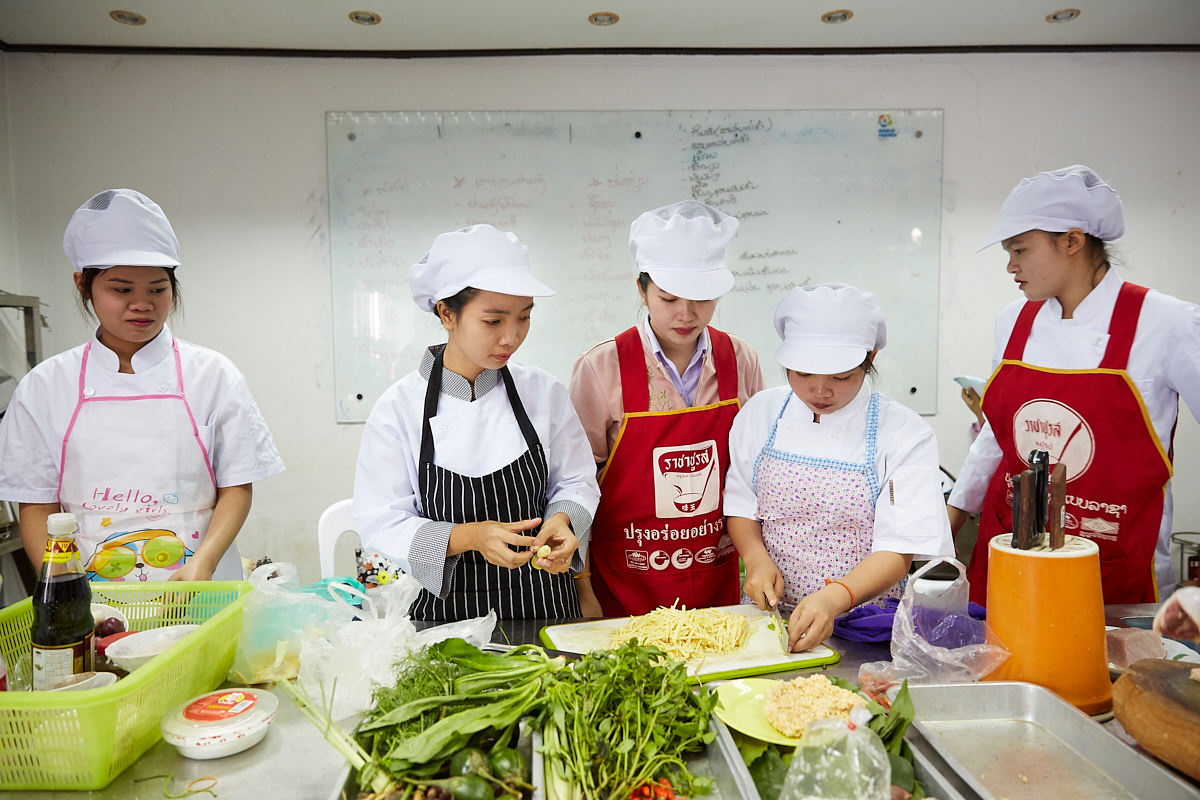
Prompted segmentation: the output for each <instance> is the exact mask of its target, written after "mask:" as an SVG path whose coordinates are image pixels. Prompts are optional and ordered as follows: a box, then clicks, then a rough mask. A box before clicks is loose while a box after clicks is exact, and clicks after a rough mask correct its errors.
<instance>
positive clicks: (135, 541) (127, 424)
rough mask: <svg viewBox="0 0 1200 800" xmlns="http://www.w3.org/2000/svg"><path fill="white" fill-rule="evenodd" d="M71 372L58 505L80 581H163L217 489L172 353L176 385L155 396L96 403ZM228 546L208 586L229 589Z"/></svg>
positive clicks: (188, 549) (82, 370)
mask: <svg viewBox="0 0 1200 800" xmlns="http://www.w3.org/2000/svg"><path fill="white" fill-rule="evenodd" d="M91 348H92V344H91V342H89V343H88V344H87V346H85V347H84V349H83V363H82V364H81V365H80V367H79V401H78V403H77V404H76V406H75V413H74V415H73V416H72V417H71V422H70V424H69V425H68V426H67V432H66V435H65V436H64V437H63V444H62V462H61V467H60V472H59V483H58V501H59V503H60V504H61V505H62V507H63V508H64V509H65V510H67V511H70V512H71V513H73V514H74V515H75V517H76V519H77V520H78V521H79V533H78V535H77V537H76V541H77V542H78V545H79V553H80V555H81V557H82V558H83V562H84V566H85V568H86V570H87V576H88V579H89V580H93V581H134V580H136V581H165V580H168V579H170V577H171V575H172V574H173V573H174V571H175V570H177V569H179V568H180V567H182V566H183V565H184V564H185V563H187V560H188V559H189V558H191V557H192V555H193V554H194V553H195V552H196V549H197V548H198V547H199V546H200V542H202V541H203V540H204V535H205V534H206V533H207V532H208V525H209V522H210V521H211V520H212V509H213V507H214V506H215V505H216V501H217V488H216V487H217V484H216V478H215V476H214V475H213V470H212V462H211V460H210V459H209V457H208V451H207V449H206V448H205V445H204V442H203V440H202V439H201V436H200V430H199V428H198V427H197V426H196V420H195V418H194V417H193V416H192V409H191V407H190V406H189V405H188V402H187V398H186V397H185V396H184V390H183V368H182V366H181V365H180V361H179V345H178V344H177V343H176V342H175V340H174V339H172V341H171V351H172V354H173V355H174V358H175V375H176V379H177V384H176V386H174V387H172V386H171V385H170V384H169V383H167V382H163V383H160V384H159V385H158V389H159V391H160V392H161V394H148V395H130V396H110V397H102V396H97V395H96V393H95V390H94V389H92V388H91V387H90V386H88V385H87V367H88V355H89V353H90V351H91ZM241 577H242V567H241V559H240V555H239V553H238V549H237V545H236V544H234V545H232V546H230V548H229V550H227V551H226V553H225V556H224V558H222V559H221V562H220V564H219V565H218V566H217V569H216V570H215V571H214V573H213V579H214V580H239V579H241Z"/></svg>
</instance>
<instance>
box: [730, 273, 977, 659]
mask: <svg viewBox="0 0 1200 800" xmlns="http://www.w3.org/2000/svg"><path fill="white" fill-rule="evenodd" d="M775 330H776V331H777V332H778V333H779V336H780V338H781V339H782V340H783V344H781V345H780V346H779V349H778V350H776V351H775V360H776V361H778V362H779V363H780V364H781V365H783V366H784V367H785V368H786V369H787V379H788V382H787V384H786V385H784V386H780V387H778V388H775V389H769V390H767V391H764V392H761V393H760V394H758V395H755V397H754V398H753V399H752V400H751V401H750V402H749V403H747V404H746V407H745V408H744V409H742V412H741V413H740V414H738V417H737V419H736V420H735V421H734V423H733V430H732V431H730V433H729V475H728V477H727V479H726V487H725V514H726V516H727V517H728V519H729V534H730V536H732V537H733V541H734V544H735V545H736V546H737V550H738V553H739V554H740V555H741V557H742V561H743V562H744V563H745V565H746V581H745V585H744V588H743V592H744V594H745V595H746V597H747V598H748V599H749V600H750V601H751V602H754V603H756V604H757V605H758V607H759V608H762V609H765V608H767V607H768V606H774V605H779V606H782V607H785V608H793V610H792V612H791V617H790V620H789V622H788V635H789V639H790V646H791V648H792V650H794V651H801V650H808V649H811V648H813V647H816V646H817V645H818V644H820V643H821V642H823V641H824V640H825V639H827V638H828V637H829V635H830V633H832V632H833V621H834V618H835V617H838V616H841V615H842V614H844V613H846V612H848V611H850V610H851V609H852V608H854V607H855V606H856V605H860V604H862V603H866V602H869V601H870V600H872V599H875V598H879V597H899V596H900V587H899V582H900V580H901V579H902V578H903V577H904V576H905V575H906V574H907V573H908V569H909V566H910V565H911V564H912V561H913V559H914V558H917V559H931V558H936V557H939V556H952V555H954V545H953V543H952V541H951V539H950V522H949V519H948V518H947V516H946V507H945V501H944V499H943V497H942V487H941V473H940V470H939V467H938V449H937V439H936V438H935V437H934V434H933V429H932V428H930V427H929V423H927V422H925V420H923V419H921V418H920V417H919V416H918V415H917V414H916V413H915V412H913V411H911V410H910V409H908V408H906V407H905V406H903V405H901V404H900V403H898V402H896V401H895V400H892V399H891V398H889V397H885V396H884V395H881V394H879V393H878V392H876V391H872V389H871V386H870V384H869V383H868V381H867V378H868V376H869V375H871V374H872V373H873V372H874V364H873V362H874V359H875V354H876V353H878V352H879V350H880V349H881V348H882V347H883V346H884V345H885V344H886V343H887V326H886V324H885V323H884V319H883V311H882V310H881V309H880V307H879V300H878V299H877V298H876V297H875V295H873V294H871V293H870V292H865V291H863V290H861V289H855V288H854V287H851V286H845V285H843V284H825V285H821V286H804V287H797V288H795V289H793V290H792V292H791V294H789V295H788V296H787V297H785V298H784V299H783V300H782V301H780V303H779V306H778V307H777V308H776V309H775Z"/></svg>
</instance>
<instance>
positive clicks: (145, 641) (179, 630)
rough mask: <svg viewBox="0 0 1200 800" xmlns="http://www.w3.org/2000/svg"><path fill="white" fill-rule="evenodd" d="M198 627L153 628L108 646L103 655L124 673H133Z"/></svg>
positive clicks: (173, 626) (171, 626) (170, 626)
mask: <svg viewBox="0 0 1200 800" xmlns="http://www.w3.org/2000/svg"><path fill="white" fill-rule="evenodd" d="M198 627H200V626H199V625H168V626H166V627H165V628H154V629H153V630H149V631H142V632H141V633H135V634H133V635H132V636H126V637H125V638H124V639H119V640H118V641H115V642H113V643H112V644H110V645H109V646H108V649H107V650H105V651H104V655H105V657H106V658H108V660H109V661H111V662H112V663H114V664H116V665H117V666H118V667H120V668H121V669H123V670H125V671H126V672H133V671H134V670H135V669H137V668H138V667H144V666H145V665H146V664H147V663H149V661H150V659H152V658H154V657H155V656H156V655H158V654H159V653H162V652H163V651H165V650H166V649H167V648H168V647H170V646H171V645H173V644H175V643H176V642H178V641H179V640H180V639H182V638H183V637H185V636H187V635H188V634H189V633H191V632H192V631H194V630H196V628H198Z"/></svg>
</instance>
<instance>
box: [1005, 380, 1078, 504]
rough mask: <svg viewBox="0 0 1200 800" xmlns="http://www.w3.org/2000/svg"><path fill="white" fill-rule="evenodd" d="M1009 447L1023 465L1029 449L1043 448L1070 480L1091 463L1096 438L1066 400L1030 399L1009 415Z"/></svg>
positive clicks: (1052, 461)
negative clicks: (1011, 437)
mask: <svg viewBox="0 0 1200 800" xmlns="http://www.w3.org/2000/svg"><path fill="white" fill-rule="evenodd" d="M1013 449H1014V450H1016V452H1017V453H1018V454H1020V457H1021V460H1022V461H1023V462H1026V466H1028V462H1027V461H1026V458H1027V456H1028V454H1029V453H1030V452H1032V451H1033V450H1045V451H1046V452H1047V453H1049V454H1050V463H1051V464H1059V463H1061V464H1065V465H1066V467H1067V481H1068V482H1070V481H1073V480H1075V479H1076V478H1078V477H1079V476H1081V475H1083V473H1085V472H1087V471H1088V467H1090V466H1091V465H1092V457H1093V456H1094V455H1095V453H1096V438H1095V436H1094V435H1093V434H1092V428H1091V426H1090V425H1088V424H1087V420H1085V419H1084V418H1083V415H1082V414H1080V413H1079V412H1078V411H1076V410H1075V409H1073V408H1071V407H1070V406H1069V405H1067V404H1066V403H1061V402H1059V401H1057V400H1045V399H1038V400H1030V401H1029V402H1028V403H1025V404H1024V405H1023V406H1021V407H1020V408H1018V409H1017V412H1016V413H1015V414H1014V415H1013ZM1009 502H1010V504H1011V502H1012V501H1011V500H1010V501H1009Z"/></svg>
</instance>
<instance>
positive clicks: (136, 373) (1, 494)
mask: <svg viewBox="0 0 1200 800" xmlns="http://www.w3.org/2000/svg"><path fill="white" fill-rule="evenodd" d="M98 332H99V330H98V329H97V333H98ZM176 341H177V342H178V343H179V359H180V362H181V364H182V367H183V388H184V392H185V394H186V396H187V401H188V405H189V406H190V407H191V409H192V414H193V415H194V416H195V418H196V427H197V428H198V429H199V432H200V440H201V441H202V442H203V443H204V446H205V448H207V450H208V454H209V457H210V458H211V460H212V467H213V474H214V475H215V476H216V480H217V486H218V487H226V486H240V485H242V484H245V483H253V482H255V481H260V480H262V479H264V478H269V477H271V476H272V475H277V474H279V473H280V472H283V469H284V467H283V459H281V458H280V457H279V451H278V450H276V449H275V442H274V440H273V439H272V438H271V431H270V430H269V429H268V428H267V423H266V422H264V421H263V418H262V415H261V414H260V413H259V411H258V405H257V404H256V403H255V402H254V398H253V396H251V394H250V388H249V387H248V386H247V385H246V379H245V378H244V377H243V376H242V374H241V373H240V372H238V370H237V367H235V366H234V365H233V362H232V361H230V360H229V359H228V358H226V357H225V356H223V355H221V354H220V353H218V352H216V351H214V350H209V349H208V348H206V347H201V346H199V345H195V344H192V343H190V342H185V341H184V340H182V339H176ZM83 349H84V345H80V346H79V347H75V348H72V349H70V350H67V351H66V352H65V353H59V354H58V355H56V356H53V357H51V358H48V359H46V360H45V361H43V362H42V363H40V364H38V365H37V366H36V367H34V368H33V369H32V370H30V371H29V373H28V374H27V375H25V377H24V378H22V379H21V383H20V385H18V386H17V390H16V392H15V393H14V394H13V398H12V402H11V403H9V406H8V411H7V413H5V415H4V419H3V421H0V499H3V500H9V501H12V502H15V503H57V502H58V476H59V468H60V466H61V460H62V442H63V437H64V436H65V435H66V431H67V426H68V425H69V424H70V422H71V417H72V415H73V414H74V413H75V406H76V404H77V402H78V400H79V368H80V366H81V365H82V363H83ZM131 362H132V366H133V374H132V375H129V374H124V373H121V372H118V370H119V369H120V359H119V358H118V357H117V354H116V353H114V352H113V351H112V350H110V349H108V348H107V347H105V346H104V345H103V344H101V343H100V339H99V338H98V337H93V339H92V349H91V352H90V353H89V355H88V371H87V378H86V380H85V382H84V386H85V391H86V390H87V389H92V390H94V394H95V395H97V396H105V395H115V396H130V395H144V394H163V393H168V392H174V391H176V389H177V387H176V382H177V376H176V374H175V358H174V355H173V353H172V348H171V331H170V330H169V329H168V328H167V326H165V325H164V326H163V329H162V332H160V333H159V334H158V336H156V337H155V338H154V339H153V340H151V341H150V342H148V343H147V344H146V345H145V346H144V347H142V348H141V349H140V350H138V351H137V352H136V353H134V354H133V358H132V359H131Z"/></svg>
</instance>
